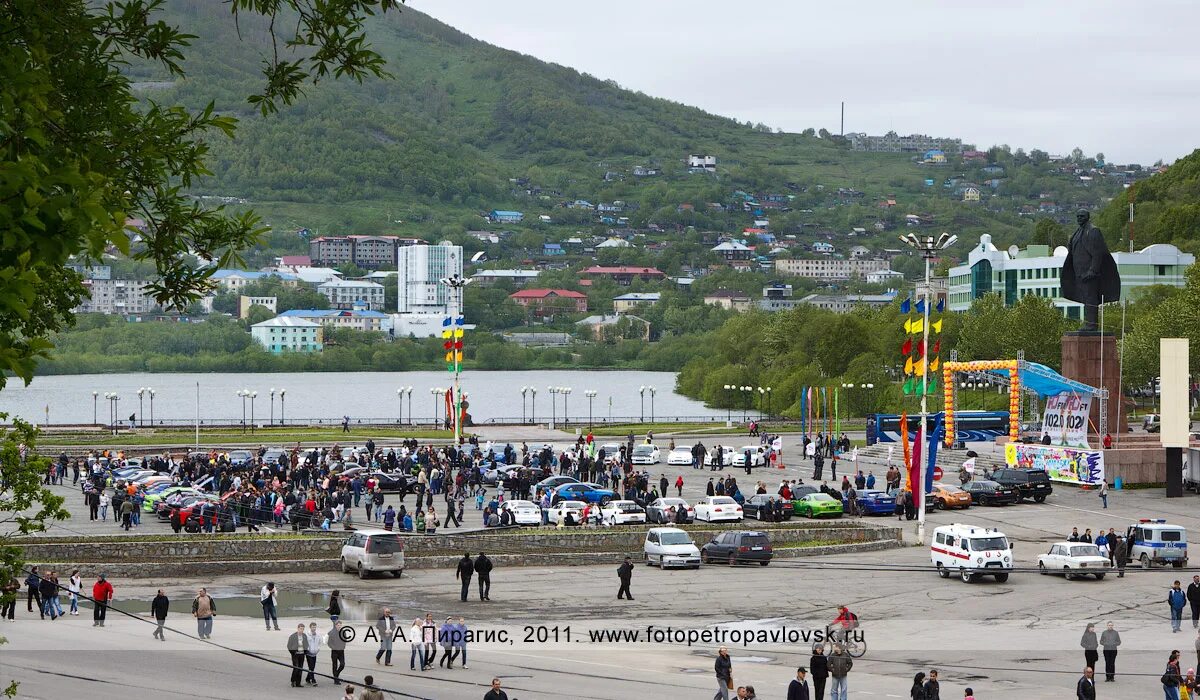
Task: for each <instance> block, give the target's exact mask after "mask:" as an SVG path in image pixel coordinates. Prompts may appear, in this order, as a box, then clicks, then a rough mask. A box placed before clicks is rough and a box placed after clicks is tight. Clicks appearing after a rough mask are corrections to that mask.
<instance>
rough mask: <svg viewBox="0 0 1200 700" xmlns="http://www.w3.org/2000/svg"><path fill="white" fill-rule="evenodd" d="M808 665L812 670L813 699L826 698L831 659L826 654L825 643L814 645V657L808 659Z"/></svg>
mask: <svg viewBox="0 0 1200 700" xmlns="http://www.w3.org/2000/svg"><path fill="white" fill-rule="evenodd" d="M808 667H809V669H811V670H812V678H813V700H824V698H825V681H826V680H827V679H828V678H829V660H828V658H827V657H826V656H825V647H824V646H823V645H820V644H818V645H817V646H815V647H813V653H812V658H810V659H809V660H808Z"/></svg>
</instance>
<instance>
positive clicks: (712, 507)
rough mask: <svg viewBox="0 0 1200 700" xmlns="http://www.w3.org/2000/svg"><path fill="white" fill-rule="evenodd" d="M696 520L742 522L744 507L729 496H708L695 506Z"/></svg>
mask: <svg viewBox="0 0 1200 700" xmlns="http://www.w3.org/2000/svg"><path fill="white" fill-rule="evenodd" d="M695 511H696V520H704V521H706V522H710V523H715V522H735V523H740V522H742V507H741V506H739V505H738V503H737V501H735V500H733V499H732V498H730V497H729V496H707V497H705V498H703V499H701V501H700V502H699V503H697V504H696V506H695Z"/></svg>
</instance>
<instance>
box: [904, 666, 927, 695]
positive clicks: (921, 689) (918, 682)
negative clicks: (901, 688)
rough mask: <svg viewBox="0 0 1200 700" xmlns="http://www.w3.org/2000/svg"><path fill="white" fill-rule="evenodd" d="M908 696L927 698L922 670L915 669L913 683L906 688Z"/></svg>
mask: <svg viewBox="0 0 1200 700" xmlns="http://www.w3.org/2000/svg"><path fill="white" fill-rule="evenodd" d="M908 697H909V700H928V696H926V695H925V672H924V671H917V674H916V675H915V676H913V684H912V687H911V688H909V689H908Z"/></svg>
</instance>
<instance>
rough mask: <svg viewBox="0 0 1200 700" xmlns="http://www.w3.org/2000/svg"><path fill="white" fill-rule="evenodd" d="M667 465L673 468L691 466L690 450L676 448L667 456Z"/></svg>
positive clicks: (687, 448) (688, 448)
mask: <svg viewBox="0 0 1200 700" xmlns="http://www.w3.org/2000/svg"><path fill="white" fill-rule="evenodd" d="M667 464H670V465H671V466H675V467H690V466H692V448H690V447H676V448H675V449H673V450H671V451H670V453H668V454H667Z"/></svg>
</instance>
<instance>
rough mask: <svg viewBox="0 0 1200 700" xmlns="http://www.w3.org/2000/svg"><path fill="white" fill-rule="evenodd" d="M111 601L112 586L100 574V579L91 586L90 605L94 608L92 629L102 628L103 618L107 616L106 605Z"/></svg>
mask: <svg viewBox="0 0 1200 700" xmlns="http://www.w3.org/2000/svg"><path fill="white" fill-rule="evenodd" d="M112 599H113V587H112V584H111V583H109V582H108V579H106V578H105V577H104V574H100V578H99V579H98V580H97V581H96V583H95V584H94V585H92V605H94V606H95V607H94V608H92V627H103V626H104V618H105V616H107V615H108V604H109V603H111V602H112Z"/></svg>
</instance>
